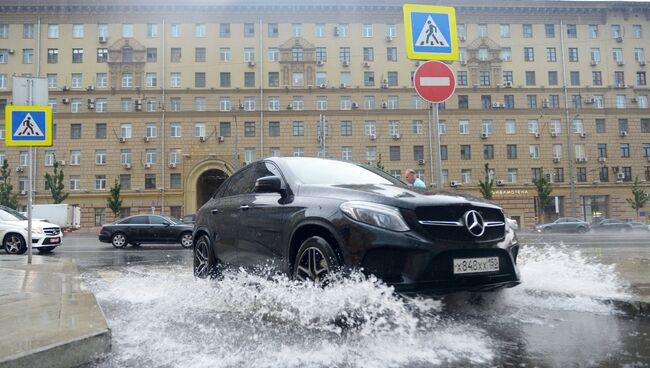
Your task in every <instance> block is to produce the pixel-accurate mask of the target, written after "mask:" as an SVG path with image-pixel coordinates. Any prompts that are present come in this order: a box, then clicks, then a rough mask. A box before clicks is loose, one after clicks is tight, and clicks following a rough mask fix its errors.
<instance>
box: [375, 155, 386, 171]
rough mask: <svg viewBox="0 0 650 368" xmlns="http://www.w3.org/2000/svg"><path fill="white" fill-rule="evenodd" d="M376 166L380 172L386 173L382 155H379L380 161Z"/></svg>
mask: <svg viewBox="0 0 650 368" xmlns="http://www.w3.org/2000/svg"><path fill="white" fill-rule="evenodd" d="M375 165H376V166H377V168H378V169H379V170H381V171H386V170H384V164H383V163H382V162H381V153H380V154H379V160H377V163H376V164H375Z"/></svg>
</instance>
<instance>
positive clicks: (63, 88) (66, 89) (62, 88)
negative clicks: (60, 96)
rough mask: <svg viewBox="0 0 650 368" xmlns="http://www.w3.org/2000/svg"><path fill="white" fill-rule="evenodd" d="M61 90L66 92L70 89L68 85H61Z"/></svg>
mask: <svg viewBox="0 0 650 368" xmlns="http://www.w3.org/2000/svg"><path fill="white" fill-rule="evenodd" d="M61 90H62V91H63V92H68V91H69V90H70V87H68V86H63V87H61Z"/></svg>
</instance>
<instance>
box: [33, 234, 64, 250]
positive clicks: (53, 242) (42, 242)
mask: <svg viewBox="0 0 650 368" xmlns="http://www.w3.org/2000/svg"><path fill="white" fill-rule="evenodd" d="M62 244H63V236H62V235H61V234H59V235H54V236H43V235H42V234H38V235H36V234H33V235H32V248H41V247H48V248H49V247H58V246H60V245H62Z"/></svg>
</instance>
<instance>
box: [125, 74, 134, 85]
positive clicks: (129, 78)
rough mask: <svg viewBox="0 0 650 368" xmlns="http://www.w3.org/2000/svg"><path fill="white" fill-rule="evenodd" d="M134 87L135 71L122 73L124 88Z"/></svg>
mask: <svg viewBox="0 0 650 368" xmlns="http://www.w3.org/2000/svg"><path fill="white" fill-rule="evenodd" d="M132 87H133V73H122V88H132Z"/></svg>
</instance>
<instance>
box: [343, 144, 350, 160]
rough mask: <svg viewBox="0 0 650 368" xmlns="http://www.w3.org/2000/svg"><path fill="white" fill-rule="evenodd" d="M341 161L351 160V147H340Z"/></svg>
mask: <svg viewBox="0 0 650 368" xmlns="http://www.w3.org/2000/svg"><path fill="white" fill-rule="evenodd" d="M341 159H342V160H345V161H351V160H352V147H349V146H344V147H341Z"/></svg>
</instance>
